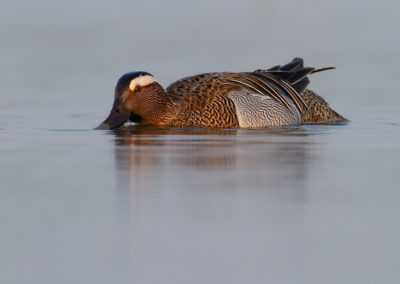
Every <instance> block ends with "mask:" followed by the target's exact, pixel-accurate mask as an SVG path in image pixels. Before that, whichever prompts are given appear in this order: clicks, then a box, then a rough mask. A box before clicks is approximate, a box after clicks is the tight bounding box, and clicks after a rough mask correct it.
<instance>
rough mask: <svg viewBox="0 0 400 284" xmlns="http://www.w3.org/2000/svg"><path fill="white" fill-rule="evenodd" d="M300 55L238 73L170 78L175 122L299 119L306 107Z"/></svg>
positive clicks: (226, 124) (263, 123) (249, 123)
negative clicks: (263, 67) (277, 63)
mask: <svg viewBox="0 0 400 284" xmlns="http://www.w3.org/2000/svg"><path fill="white" fill-rule="evenodd" d="M314 70H315V69H314V68H304V67H303V60H302V59H300V58H296V59H294V60H293V61H292V62H291V63H289V64H287V65H284V66H282V67H281V66H276V67H273V68H271V69H269V70H256V71H254V72H243V73H231V72H221V73H204V74H199V75H195V76H191V77H186V78H183V79H181V80H178V81H176V82H174V83H172V84H171V85H170V86H169V87H168V88H167V89H166V91H167V94H168V96H169V97H170V98H171V100H172V101H173V102H174V103H175V105H176V106H177V113H176V116H175V118H174V120H173V121H172V122H171V124H172V125H174V126H179V127H219V128H238V127H245V128H252V127H267V126H282V125H296V124H301V122H302V116H303V113H305V110H306V109H307V107H306V104H305V102H304V100H303V99H302V97H301V95H300V94H301V93H303V92H304V90H305V89H306V86H307V85H308V83H309V80H308V78H307V75H309V74H310V73H312V72H313V71H314Z"/></svg>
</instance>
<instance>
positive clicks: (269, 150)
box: [109, 126, 312, 192]
mask: <svg viewBox="0 0 400 284" xmlns="http://www.w3.org/2000/svg"><path fill="white" fill-rule="evenodd" d="M109 133H110V134H111V135H115V158H116V168H117V174H118V177H117V180H118V183H119V184H120V186H118V188H124V189H127V188H129V189H130V190H140V189H147V190H149V187H150V188H151V187H155V186H156V185H157V186H160V185H161V187H162V188H166V187H169V186H173V184H174V183H176V182H177V180H178V181H179V183H180V184H181V183H184V185H186V186H189V185H190V186H191V187H193V186H195V187H196V188H197V187H201V180H197V181H195V180H193V179H188V178H187V177H188V176H190V177H193V178H196V177H200V176H199V175H201V176H202V178H203V179H207V178H213V179H217V180H219V181H220V183H219V187H226V188H230V189H233V188H235V189H245V188H246V187H252V188H265V189H273V188H277V187H278V186H279V187H280V188H282V186H283V187H284V188H288V189H296V191H297V192H301V190H300V189H301V188H302V182H303V181H304V176H305V174H306V170H305V164H306V163H307V162H308V159H310V157H309V155H308V153H307V146H308V144H309V143H310V142H309V140H308V138H307V136H309V135H311V134H312V132H311V131H308V130H307V129H306V128H302V127H297V128H276V129H257V130H248V129H237V130H217V129H163V128H153V127H143V126H137V127H131V128H130V129H129V131H121V130H120V131H112V132H109ZM260 169H262V172H263V173H264V175H263V176H260V175H259V172H260ZM252 171H254V173H257V175H254V179H252V178H251V177H252ZM244 177H246V180H242V179H241V178H244ZM249 177H250V178H249ZM221 178H222V179H221ZM221 182H222V183H221ZM186 183H187V184H186Z"/></svg>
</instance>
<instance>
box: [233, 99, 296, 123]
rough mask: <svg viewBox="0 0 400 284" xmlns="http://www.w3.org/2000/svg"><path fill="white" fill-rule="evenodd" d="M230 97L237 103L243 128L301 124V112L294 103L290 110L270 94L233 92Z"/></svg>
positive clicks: (237, 110)
mask: <svg viewBox="0 0 400 284" xmlns="http://www.w3.org/2000/svg"><path fill="white" fill-rule="evenodd" d="M228 97H229V98H230V99H231V100H232V101H233V103H234V104H235V109H236V115H237V118H238V121H239V126H240V127H242V128H253V127H267V126H284V125H297V124H301V114H300V112H299V111H298V109H297V108H296V107H295V105H294V104H291V105H290V106H291V109H292V111H290V110H289V109H288V108H286V107H285V106H284V105H282V104H281V103H279V102H277V101H276V100H274V99H272V98H270V97H268V96H263V95H259V94H250V93H248V92H233V93H231V94H229V95H228Z"/></svg>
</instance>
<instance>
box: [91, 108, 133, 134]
mask: <svg viewBox="0 0 400 284" xmlns="http://www.w3.org/2000/svg"><path fill="white" fill-rule="evenodd" d="M130 116H131V113H130V111H128V110H126V109H123V108H115V109H112V110H111V112H110V114H109V116H108V117H107V118H106V120H104V121H103V122H102V123H101V124H100V125H99V126H97V127H96V128H95V129H106V130H107V129H116V128H118V127H120V126H121V125H122V124H124V123H125V122H126V121H128V120H129V118H130Z"/></svg>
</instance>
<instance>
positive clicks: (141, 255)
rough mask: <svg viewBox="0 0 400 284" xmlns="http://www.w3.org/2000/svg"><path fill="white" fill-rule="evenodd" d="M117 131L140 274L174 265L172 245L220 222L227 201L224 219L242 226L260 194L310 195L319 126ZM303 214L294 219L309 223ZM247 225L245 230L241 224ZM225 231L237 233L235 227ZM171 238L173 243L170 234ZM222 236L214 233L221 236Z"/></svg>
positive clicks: (130, 242)
mask: <svg viewBox="0 0 400 284" xmlns="http://www.w3.org/2000/svg"><path fill="white" fill-rule="evenodd" d="M109 133H110V134H111V135H114V136H115V163H116V169H117V170H116V173H117V188H118V191H119V194H118V195H119V197H120V199H119V200H120V204H119V208H120V210H121V211H120V212H121V214H122V215H124V216H122V218H123V219H124V220H125V221H124V223H125V224H130V226H129V228H127V230H129V232H126V235H127V240H126V241H127V244H126V245H125V247H129V248H130V249H131V256H132V259H131V263H132V269H131V270H130V271H132V277H133V278H134V279H135V280H137V281H138V282H140V281H141V279H142V278H141V277H146V272H144V271H146V269H148V268H149V267H151V268H152V269H154V270H156V271H163V269H167V268H164V267H168V266H165V261H167V260H166V259H164V257H166V258H167V259H168V255H170V254H171V253H172V252H171V251H170V250H169V248H170V247H175V249H174V250H173V251H174V253H176V252H181V251H182V253H184V251H185V249H182V250H181V249H178V248H179V247H180V246H181V244H180V242H182V241H183V240H185V237H184V236H187V235H188V234H189V235H188V237H187V238H188V239H190V238H194V237H196V234H194V235H192V234H191V233H190V232H196V230H199V228H201V227H203V229H204V230H206V231H208V232H213V231H214V230H216V228H215V226H216V225H215V224H219V223H218V222H219V221H218V219H215V218H216V216H220V217H218V218H224V217H221V216H224V213H223V212H225V211H224V210H226V206H227V204H229V207H228V208H230V209H227V210H228V212H230V214H232V215H229V216H227V217H226V218H228V219H223V221H222V223H223V224H224V225H223V226H224V227H227V228H231V230H233V231H235V230H236V229H235V228H236V226H237V224H242V223H241V221H238V220H236V221H232V220H235V216H236V215H237V214H239V213H238V212H242V211H241V210H249V208H248V204H254V202H255V201H254V198H256V199H258V200H260V202H261V203H265V205H262V206H261V208H262V207H263V206H274V203H273V202H272V203H271V201H272V200H274V199H275V198H278V199H281V200H283V203H291V204H295V205H294V207H296V204H297V205H298V204H300V205H301V204H304V202H305V201H306V197H307V196H306V191H305V180H306V177H305V176H306V174H307V171H306V168H307V165H310V159H311V157H310V154H309V153H308V150H309V146H310V137H309V135H312V133H313V131H309V129H307V128H301V127H300V128H277V129H261V130H245V129H239V130H213V129H160V128H148V127H136V128H132V129H130V131H113V132H109ZM246 202H249V203H246ZM246 204H247V205H246ZM224 208H225V209H224ZM244 208H245V209H244ZM290 208H292V207H290ZM221 210H223V211H221ZM262 215H263V214H261V215H260V217H261V216H262ZM238 216H240V215H238ZM296 216H297V215H296ZM301 218H302V217H301V215H299V216H297V217H296V218H295V219H296V220H290V224H291V223H292V222H293V223H294V224H301ZM297 219H299V220H297ZM239 220H240V219H239ZM232 222H233V223H232ZM202 224H203V225H202ZM229 224H231V225H229ZM232 224H233V225H232ZM245 224H246V221H245V223H243V225H242V226H245ZM199 226H200V227H199ZM217 226H218V225H217ZM229 226H232V227H229ZM293 228H297V226H294V227H293ZM217 231H218V230H217ZM217 231H216V232H217ZM239 232H240V234H243V231H241V230H240V227H239ZM291 233H292V232H291ZM293 233H294V232H293ZM171 234H172V235H171ZM210 234H211V236H212V235H213V234H212V233H210ZM223 236H224V237H223V239H224V238H227V239H229V234H227V235H226V236H225V235H223ZM165 238H167V239H168V244H169V245H165V244H164V243H163V242H162V240H164V239H165ZM169 238H170V239H169ZM214 238H215V236H213V237H211V239H210V241H211V242H215V239H214ZM202 243H203V245H204V246H205V247H204V249H205V250H209V249H210V247H211V248H212V247H213V245H212V244H210V243H208V242H207V241H205V240H204V239H202ZM292 245H293V246H295V245H296V244H295V243H293V244H292ZM293 249H295V247H294V248H293ZM198 251H201V249H199V250H198ZM299 255H300V256H299V258H293V259H292V260H291V262H292V263H293V265H294V266H295V267H300V265H301V261H302V259H301V254H299ZM174 259H175V260H176V259H179V258H177V257H175V258H174ZM146 261H147V262H146ZM157 263H159V265H160V267H158V266H157ZM171 265H172V264H171ZM166 273H167V272H166Z"/></svg>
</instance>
